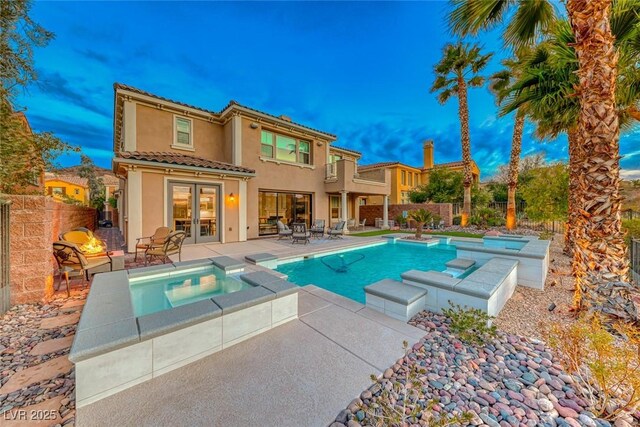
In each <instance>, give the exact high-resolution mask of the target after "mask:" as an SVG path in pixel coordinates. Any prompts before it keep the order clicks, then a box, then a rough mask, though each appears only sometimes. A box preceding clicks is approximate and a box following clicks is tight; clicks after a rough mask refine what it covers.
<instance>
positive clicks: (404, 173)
mask: <svg viewBox="0 0 640 427" xmlns="http://www.w3.org/2000/svg"><path fill="white" fill-rule="evenodd" d="M401 175H402V185H407V172H406V171H402V172H401Z"/></svg>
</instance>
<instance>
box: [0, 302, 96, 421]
mask: <svg viewBox="0 0 640 427" xmlns="http://www.w3.org/2000/svg"><path fill="white" fill-rule="evenodd" d="M85 298H86V292H79V293H75V294H74V295H72V296H71V298H64V299H57V300H53V301H51V302H49V303H47V304H22V305H17V306H15V307H13V308H11V309H10V310H9V311H8V312H7V313H5V314H4V316H2V317H0V325H1V331H2V333H1V334H0V386H3V385H5V384H6V383H7V382H8V381H9V380H10V378H11V376H12V375H14V374H16V373H18V372H20V371H23V370H25V369H28V368H31V367H34V366H37V365H40V364H42V363H44V362H47V361H49V360H52V359H55V358H57V357H59V356H66V355H67V354H68V353H69V348H65V349H62V350H59V351H56V352H52V353H48V354H43V355H31V354H29V353H30V352H31V350H32V349H33V348H34V347H35V346H36V345H37V344H39V343H42V342H45V341H48V340H52V339H57V338H64V337H67V336H70V335H73V334H75V330H76V324H75V323H73V324H70V325H66V326H60V327H56V328H52V329H41V328H40V323H41V322H42V320H43V319H46V318H50V317H55V316H62V315H66V314H67V313H66V312H64V311H61V310H60V307H62V306H63V305H64V304H66V303H69V302H70V301H76V300H84V299H85ZM74 378H75V372H74V370H73V368H71V369H70V370H69V371H68V372H65V373H61V374H58V375H55V376H54V377H52V378H48V379H45V380H43V381H40V382H37V383H33V384H29V385H28V386H26V387H24V388H21V389H19V390H16V391H13V392H11V393H7V394H0V417H1V416H2V415H1V414H3V413H4V412H7V411H11V410H12V409H19V408H22V407H26V406H29V405H33V404H36V403H42V402H44V401H46V400H48V399H51V398H54V397H58V396H64V398H63V399H62V400H61V402H60V407H58V408H52V409H54V410H57V411H58V414H59V415H60V417H61V418H64V420H63V421H61V425H73V424H74V422H75V393H74V392H75V379H74Z"/></svg>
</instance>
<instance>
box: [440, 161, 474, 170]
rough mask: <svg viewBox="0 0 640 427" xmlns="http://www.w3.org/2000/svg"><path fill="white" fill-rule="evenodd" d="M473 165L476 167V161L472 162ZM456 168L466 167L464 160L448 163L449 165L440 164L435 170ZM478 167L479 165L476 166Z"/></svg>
mask: <svg viewBox="0 0 640 427" xmlns="http://www.w3.org/2000/svg"><path fill="white" fill-rule="evenodd" d="M471 164H472V165H475V164H476V162H475V160H471ZM456 166H460V167H462V166H464V162H463V161H462V160H457V161H455V162H447V163H438V164H435V165H433V167H434V168H451V167H456ZM476 167H477V165H476Z"/></svg>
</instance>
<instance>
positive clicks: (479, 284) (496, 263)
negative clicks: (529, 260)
mask: <svg viewBox="0 0 640 427" xmlns="http://www.w3.org/2000/svg"><path fill="white" fill-rule="evenodd" d="M517 266H518V261H516V260H511V259H505V258H492V259H490V260H489V261H487V263H486V264H485V265H483V266H482V267H480V268H478V269H477V270H476V271H474V272H473V273H471V274H470V275H468V276H467V277H466V278H464V279H463V280H462V281H461V282H460V283H459V284H457V285H456V286H455V287H454V289H453V290H454V292H459V293H462V294H466V295H471V296H474V297H480V298H484V299H489V298H490V297H491V295H493V294H494V293H495V292H496V291H497V290H498V288H499V287H500V285H502V283H503V282H504V280H505V279H506V278H507V277H508V276H509V274H511V272H512V271H513V269H514V268H516V267H517Z"/></svg>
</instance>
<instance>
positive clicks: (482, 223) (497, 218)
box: [469, 208, 505, 228]
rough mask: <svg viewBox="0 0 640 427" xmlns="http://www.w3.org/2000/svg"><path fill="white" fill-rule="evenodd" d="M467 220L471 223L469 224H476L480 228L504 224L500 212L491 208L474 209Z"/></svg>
mask: <svg viewBox="0 0 640 427" xmlns="http://www.w3.org/2000/svg"><path fill="white" fill-rule="evenodd" d="M469 222H470V223H471V225H476V226H478V227H482V228H486V227H500V226H503V225H504V224H505V220H504V218H503V217H502V212H499V211H497V210H495V209H491V208H478V209H476V211H475V212H474V213H473V215H471V218H470V220H469Z"/></svg>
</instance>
